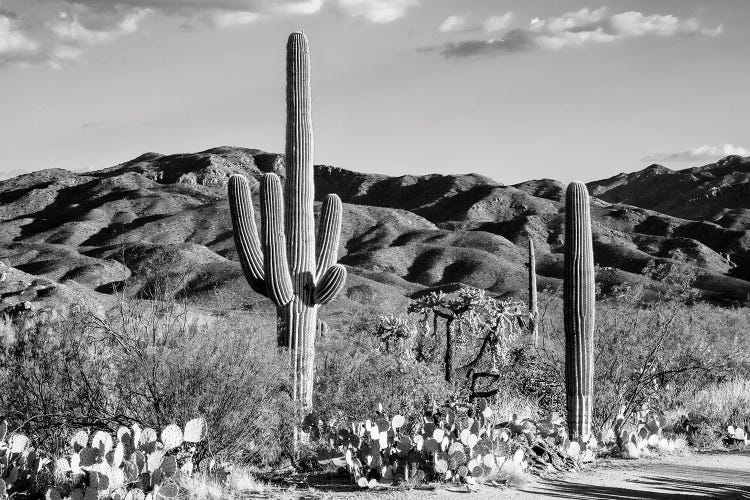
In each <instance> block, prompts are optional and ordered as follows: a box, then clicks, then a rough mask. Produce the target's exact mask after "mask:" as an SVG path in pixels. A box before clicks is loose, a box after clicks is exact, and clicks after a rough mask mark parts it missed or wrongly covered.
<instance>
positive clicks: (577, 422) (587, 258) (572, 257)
mask: <svg viewBox="0 0 750 500" xmlns="http://www.w3.org/2000/svg"><path fill="white" fill-rule="evenodd" d="M563 292H564V293H563V301H564V315H565V392H566V396H567V410H568V430H569V432H570V437H571V438H572V439H588V436H589V435H590V434H591V411H592V405H593V385H594V307H595V305H594V250H593V242H592V237H591V210H590V207H589V195H588V191H587V190H586V185H585V184H583V183H580V182H573V183H571V184H570V185H569V186H568V189H567V192H566V194H565V274H564V277H563Z"/></svg>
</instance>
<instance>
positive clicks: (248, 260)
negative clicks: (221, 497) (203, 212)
mask: <svg viewBox="0 0 750 500" xmlns="http://www.w3.org/2000/svg"><path fill="white" fill-rule="evenodd" d="M286 135H287V137H286V167H287V168H286V172H287V179H286V186H285V190H284V191H285V192H284V195H282V187H281V180H280V179H279V177H278V176H277V175H276V174H273V173H270V174H265V175H264V176H263V178H262V180H261V184H260V205H261V232H260V236H259V233H258V231H257V227H256V224H255V214H254V213H253V205H252V201H251V198H250V189H249V187H248V184H247V180H246V179H245V178H244V177H242V176H238V175H235V176H232V178H231V179H230V180H229V203H230V208H231V213H232V224H233V226H234V240H235V245H236V247H237V253H238V255H239V258H240V262H241V264H242V269H243V271H244V273H245V276H246V278H247V281H248V282H249V284H250V286H251V287H252V288H253V290H255V291H256V292H259V293H261V294H263V295H266V296H267V297H269V298H270V299H271V300H273V302H274V303H275V304H276V307H277V311H278V343H279V346H280V347H288V348H289V350H290V354H291V358H292V365H293V371H292V373H293V377H294V380H293V397H294V399H295V401H297V402H298V404H299V405H300V407H301V409H302V410H303V411H304V412H306V413H307V412H309V411H311V410H312V392H313V391H312V389H313V377H314V373H315V330H316V319H317V314H318V306H320V305H323V304H327V303H329V302H330V301H331V300H333V298H334V297H335V296H336V295H337V294H338V292H339V291H340V290H341V289H342V288H343V286H344V282H345V281H346V269H345V268H344V266H342V265H340V264H336V260H337V252H338V246H339V238H340V233H341V212H342V205H341V200H340V199H339V197H338V196H336V195H335V194H330V195H328V196H327V197H326V198H325V201H324V202H323V207H322V210H321V216H320V225H319V232H318V247H317V253H316V245H315V243H316V241H315V220H314V216H313V202H314V201H315V188H314V185H313V133H312V115H311V94H310V61H309V50H308V44H307V38H306V37H305V35H304V34H303V33H292V34H291V35H290V36H289V42H288V44H287V129H286Z"/></svg>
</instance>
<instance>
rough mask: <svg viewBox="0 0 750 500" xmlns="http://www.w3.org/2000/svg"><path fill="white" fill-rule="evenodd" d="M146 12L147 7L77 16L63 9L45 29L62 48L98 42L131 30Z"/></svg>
mask: <svg viewBox="0 0 750 500" xmlns="http://www.w3.org/2000/svg"><path fill="white" fill-rule="evenodd" d="M150 12H151V11H150V10H149V9H144V8H139V9H134V10H132V11H127V12H125V13H117V12H115V13H107V14H105V15H93V16H92V15H91V13H89V12H84V13H83V15H79V14H78V13H73V14H71V13H69V12H66V11H63V12H61V13H60V15H59V16H58V19H57V20H55V21H54V22H52V23H50V24H49V29H50V31H51V32H52V33H53V34H54V35H55V38H56V39H57V41H58V42H59V43H60V44H61V45H62V46H63V47H65V46H72V47H84V46H92V45H99V44H102V43H107V42H111V41H113V40H116V39H117V38H120V37H121V36H125V35H129V34H132V33H135V32H136V31H138V28H139V25H140V22H141V21H142V20H143V18H145V17H146V16H147V15H148V14H149V13H150ZM84 18H88V21H87V22H86V21H84V20H83V19H84ZM84 23H85V24H84Z"/></svg>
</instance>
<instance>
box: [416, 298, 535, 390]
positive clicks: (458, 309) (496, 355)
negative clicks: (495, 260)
mask: <svg viewBox="0 0 750 500" xmlns="http://www.w3.org/2000/svg"><path fill="white" fill-rule="evenodd" d="M524 310H525V307H522V304H521V303H519V302H513V301H502V300H497V299H495V298H493V297H490V296H488V295H487V293H486V292H485V291H484V290H480V289H476V288H472V287H466V286H464V287H461V289H459V290H458V292H456V293H451V294H445V293H443V292H442V291H441V292H432V293H429V294H427V295H424V296H422V297H419V298H418V299H416V300H415V301H413V302H412V303H411V304H410V305H409V312H410V313H417V314H420V315H421V316H422V323H423V324H425V325H426V324H427V322H428V321H429V319H430V316H432V321H433V331H434V333H435V335H437V327H438V319H442V320H444V321H445V356H444V360H443V365H444V370H445V380H446V381H447V382H450V381H451V379H452V376H453V350H454V345H455V344H460V343H465V342H466V341H467V340H468V339H469V338H474V339H477V340H482V347H481V348H480V352H479V354H478V356H477V358H476V359H475V360H474V361H472V362H471V363H469V365H471V366H470V367H471V368H473V367H475V366H476V364H477V363H478V362H479V359H480V358H482V357H483V355H484V353H485V352H486V351H487V350H488V349H489V351H490V353H491V359H492V365H493V367H496V366H497V365H498V364H504V362H505V360H506V357H507V355H508V352H509V348H510V345H511V343H512V342H513V341H514V340H515V338H516V336H517V335H518V332H519V331H520V329H521V326H522V322H523V321H524V319H523V317H524V316H525V312H524ZM469 365H467V366H465V367H464V370H463V371H465V369H467V367H469Z"/></svg>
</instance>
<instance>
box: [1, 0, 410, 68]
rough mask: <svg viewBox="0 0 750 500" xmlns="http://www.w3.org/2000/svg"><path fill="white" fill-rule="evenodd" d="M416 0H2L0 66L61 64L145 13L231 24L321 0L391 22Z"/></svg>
mask: <svg viewBox="0 0 750 500" xmlns="http://www.w3.org/2000/svg"><path fill="white" fill-rule="evenodd" d="M0 2H2V0H0ZM419 3H420V0H36V2H28V3H22V2H19V3H17V4H16V5H17V6H16V8H15V11H11V10H7V9H6V10H3V9H2V5H0V66H2V65H5V64H9V63H16V64H22V65H28V64H36V63H47V64H50V65H52V66H53V67H59V66H61V65H62V64H63V63H65V62H68V61H72V60H75V59H78V58H80V57H81V56H82V55H83V54H84V53H85V52H86V49H87V48H89V47H93V46H97V45H103V44H107V43H112V42H114V41H116V40H118V39H120V38H123V37H125V36H127V35H131V34H134V33H137V32H138V31H140V30H141V29H142V27H143V25H144V24H145V23H144V21H145V20H146V18H147V17H149V16H153V15H161V16H169V17H175V18H177V19H178V25H183V26H191V27H205V26H213V27H216V28H231V27H235V26H241V25H247V24H250V23H253V22H256V21H258V20H260V19H263V18H267V17H273V16H285V15H294V16H303V15H313V14H316V13H319V12H321V10H322V9H323V7H324V6H325V5H330V7H331V10H333V11H336V12H339V13H341V14H343V15H344V16H345V17H347V18H354V19H363V20H365V21H368V22H372V23H390V22H392V21H395V20H397V19H400V18H401V17H403V16H405V15H406V13H407V11H408V10H409V9H410V8H412V7H416V6H418V5H419Z"/></svg>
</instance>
